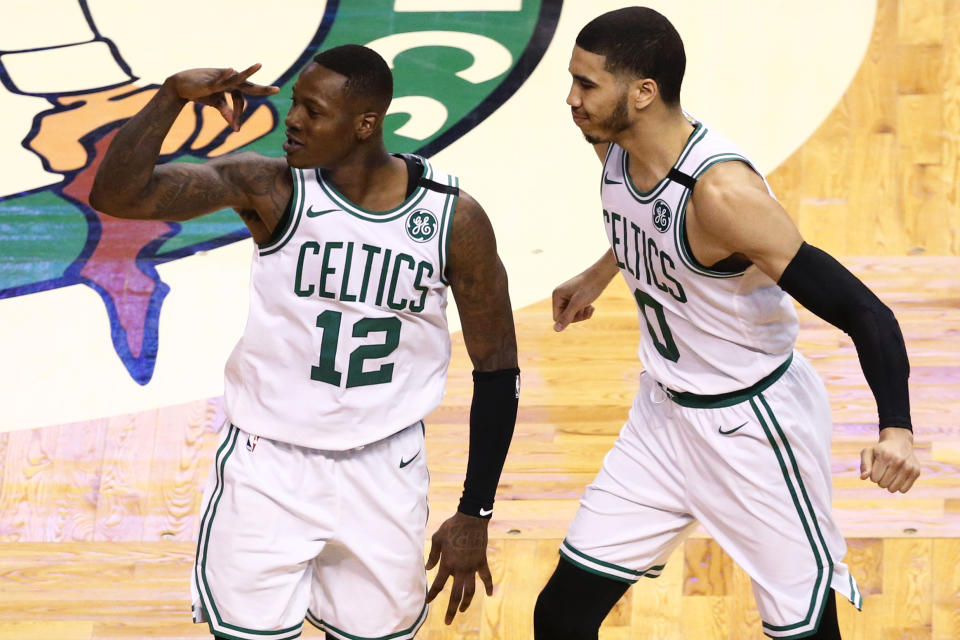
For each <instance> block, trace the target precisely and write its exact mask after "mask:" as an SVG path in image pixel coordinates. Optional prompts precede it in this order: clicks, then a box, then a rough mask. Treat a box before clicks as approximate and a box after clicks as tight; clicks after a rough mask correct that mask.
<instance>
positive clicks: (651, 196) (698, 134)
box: [620, 122, 707, 204]
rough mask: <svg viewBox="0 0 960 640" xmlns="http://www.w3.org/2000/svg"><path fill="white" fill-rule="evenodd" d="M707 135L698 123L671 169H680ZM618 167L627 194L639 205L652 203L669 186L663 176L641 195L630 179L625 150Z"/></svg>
mask: <svg viewBox="0 0 960 640" xmlns="http://www.w3.org/2000/svg"><path fill="white" fill-rule="evenodd" d="M706 135H707V128H706V127H705V126H703V123H701V122H698V123H697V124H696V125H695V126H694V128H693V131H691V132H690V137H689V138H687V144H686V146H685V147H684V149H683V151H682V152H681V153H680V157H679V158H677V162H676V163H675V164H674V165H673V168H674V169H676V168H678V167H680V166H681V165H682V164H683V163H684V161H686V159H687V157H688V156H689V155H690V153H691V152H692V151H693V148H694V147H695V146H697V143H699V142H700V141H701V140H703V138H704V137H705V136H706ZM620 165H621V167H622V168H623V183H624V184H625V185H627V192H628V193H629V194H630V195H631V196H633V198H634V200H637V201H638V202H640V203H641V204H650V203H651V202H653V201H654V200H655V199H656V198H657V197H658V196H659V195H660V194H661V193H663V190H664V189H666V188H667V185H669V184H670V179H669V178H667V177H666V176H664V177H663V178H662V179H661V180H660V182H658V183H657V184H656V185H655V186H654V187H653V189H651V190H650V191H648V192H646V193H643V192H642V191H640V189H638V188H637V185H635V184H633V178H631V177H630V154H629V153H627V151H626V149H624V150H623V153H622V154H621V155H620Z"/></svg>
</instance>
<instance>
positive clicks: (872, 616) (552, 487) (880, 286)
mask: <svg viewBox="0 0 960 640" xmlns="http://www.w3.org/2000/svg"><path fill="white" fill-rule="evenodd" d="M846 262H847V263H848V264H849V265H850V266H851V267H852V268H853V269H854V271H855V272H856V273H858V274H859V275H861V277H863V278H864V279H865V280H866V281H867V283H868V284H869V285H870V286H871V287H872V288H873V289H874V290H875V291H877V292H878V293H879V295H880V296H881V297H882V298H884V300H886V301H887V302H888V303H889V304H890V305H891V306H892V307H893V309H894V311H895V312H896V313H897V315H898V317H899V319H900V322H901V324H902V326H903V330H904V335H905V339H906V342H907V345H908V349H909V351H910V354H911V362H912V375H911V394H912V399H913V404H914V420H915V423H916V437H917V448H918V455H919V457H920V460H921V462H922V464H923V476H922V477H921V478H920V480H919V481H918V482H917V484H916V486H915V487H914V488H913V490H912V491H911V492H910V493H909V494H907V495H890V494H888V493H886V492H885V491H882V490H879V489H877V488H876V487H873V486H872V485H869V484H868V483H865V482H862V481H860V480H859V478H858V477H857V465H858V461H859V450H860V449H861V448H862V447H863V446H864V445H865V444H867V443H868V442H870V441H871V439H874V438H876V424H875V408H874V405H873V400H872V398H871V396H870V394H869V390H868V389H867V387H866V384H865V382H864V381H863V378H862V375H861V374H860V372H859V367H858V365H857V360H856V356H855V352H854V349H853V346H852V344H851V343H850V341H849V339H848V338H847V337H846V336H844V335H843V334H841V333H840V332H839V331H837V330H835V329H833V328H831V327H829V326H827V325H825V324H823V323H822V322H821V321H819V320H818V319H816V318H814V317H813V316H812V315H810V314H809V313H807V312H805V311H801V323H802V326H801V334H800V341H799V347H800V349H801V350H802V351H803V352H804V353H805V354H806V355H807V356H808V358H810V360H811V361H812V362H813V364H814V366H815V367H816V368H817V369H818V371H819V372H820V374H821V375H822V376H823V377H824V379H825V380H826V381H827V384H828V388H829V390H830V395H831V401H832V406H833V412H834V418H835V421H836V428H835V434H834V443H833V471H834V491H835V494H834V497H835V500H834V504H835V512H836V515H837V517H838V519H839V520H840V522H841V526H842V528H843V531H844V533H845V535H847V536H848V541H849V545H850V553H849V563H850V564H851V566H852V568H853V570H854V572H855V574H856V575H857V577H858V580H859V581H860V586H861V589H862V591H863V594H864V610H863V612H862V613H860V614H856V613H855V611H854V610H853V609H852V607H850V606H848V605H847V604H845V603H843V602H841V603H839V609H840V616H841V622H842V625H843V629H845V631H846V634H847V635H846V638H847V639H848V640H874V639H877V638H880V639H884V640H886V639H890V640H892V639H893V638H910V639H921V638H922V639H930V640H947V639H956V638H960V568H958V564H957V558H960V474H958V465H960V420H958V418H960V346H958V343H957V336H958V335H960V303H958V295H960V258H952V257H943V258H920V257H912V258H883V259H868V258H857V259H850V260H847V261H846ZM517 327H518V332H519V340H520V344H521V366H522V367H523V370H524V389H523V394H522V402H521V410H520V417H519V423H518V426H517V434H516V437H515V441H514V444H513V447H512V449H511V453H510V456H509V458H508V460H507V465H506V469H505V472H504V476H503V481H502V483H501V488H500V493H499V499H498V503H497V511H496V517H495V519H494V520H493V522H492V524H491V536H492V539H493V540H492V543H491V549H490V560H491V565H492V568H493V573H494V578H495V580H496V583H497V587H496V591H495V593H494V596H493V597H492V598H485V597H482V596H481V597H480V599H479V600H478V601H477V602H476V603H475V605H474V606H473V607H472V608H471V610H470V611H468V612H467V613H466V614H464V615H462V616H460V618H458V620H457V621H456V622H455V624H454V625H453V626H451V627H445V626H444V625H443V623H442V609H441V608H434V610H433V612H432V613H431V615H430V618H429V620H428V622H427V624H426V626H425V627H424V630H423V631H422V632H421V634H420V636H419V637H423V638H427V639H430V640H434V639H440V638H443V639H447V638H474V639H476V640H493V639H498V640H526V639H527V638H530V637H531V635H530V628H531V627H530V625H531V620H532V617H531V616H532V610H533V609H532V608H533V605H534V602H535V599H536V594H537V593H538V592H539V590H540V588H541V587H542V586H543V584H544V582H545V581H546V578H547V577H548V576H549V574H550V572H551V571H552V570H553V567H554V566H555V564H556V561H557V545H558V543H559V541H560V539H561V538H562V537H563V534H564V532H565V530H566V527H567V525H568V524H569V522H570V520H571V519H572V517H573V514H574V512H575V510H576V507H577V500H578V498H579V496H580V495H581V493H582V491H583V487H584V486H585V485H586V484H587V483H588V482H589V481H590V479H591V478H592V477H593V474H594V473H595V472H596V470H597V468H599V465H600V463H601V460H602V458H603V455H604V453H605V452H606V451H607V449H608V448H609V447H610V445H611V444H612V442H613V440H614V438H615V437H616V434H617V432H618V430H619V428H620V426H621V425H622V422H623V420H624V419H625V417H626V412H627V407H628V406H629V404H630V402H631V399H632V395H633V391H634V388H635V385H636V382H635V381H636V378H637V375H638V374H639V371H640V364H639V363H638V362H637V360H636V356H635V350H636V345H637V340H638V339H639V333H638V331H637V321H636V311H635V307H634V305H633V302H632V300H631V298H630V296H629V295H628V292H627V290H626V288H625V287H624V286H623V285H622V284H621V283H619V282H615V283H614V284H613V285H612V286H611V287H610V289H609V290H608V291H607V292H606V293H605V294H604V296H603V297H602V298H601V300H600V301H599V308H598V311H597V314H596V316H595V317H594V319H593V320H591V321H590V322H588V323H584V324H582V325H574V326H572V327H571V328H570V329H568V330H567V331H565V332H563V333H561V334H556V333H554V332H553V331H552V328H551V327H552V323H551V321H550V309H549V305H548V303H547V302H542V303H539V304H537V305H534V306H532V307H529V308H526V309H523V310H520V311H519V312H518V313H517ZM469 370H470V369H469V366H468V360H467V358H466V354H465V352H464V349H463V345H462V339H460V338H459V337H458V338H456V339H455V344H454V356H453V362H452V363H451V375H450V382H449V393H448V394H447V397H446V399H445V400H444V403H443V405H442V406H441V407H440V408H439V409H438V410H437V411H435V412H434V413H433V415H431V416H430V418H429V419H428V420H427V425H428V429H427V434H428V442H427V449H428V457H429V463H430V467H431V473H432V479H433V485H432V487H431V492H430V497H431V522H430V525H429V526H430V528H433V527H435V526H436V525H437V524H439V522H440V521H442V520H443V519H444V518H446V517H447V516H448V515H449V514H450V513H452V512H453V510H454V508H455V505H456V500H457V497H458V495H459V492H460V486H461V483H462V480H463V469H464V462H465V459H466V434H467V429H466V422H467V415H468V409H469V404H470V394H471V391H470V390H471V382H470V375H469ZM221 421H222V412H221V409H220V404H219V401H218V400H208V401H198V402H195V403H190V404H186V405H181V406H177V407H171V408H167V409H162V410H159V411H156V412H151V413H148V414H139V415H133V416H117V417H114V418H110V419H106V420H100V421H95V422H90V423H83V424H77V425H63V426H58V427H49V428H45V429H37V430H33V431H18V432H12V433H8V434H0V464H2V465H3V470H2V475H0V479H2V485H0V638H2V639H6V638H11V639H13V638H17V639H24V638H43V639H44V640H64V639H65V640H72V639H74V638H78V639H79V638H83V639H84V640H88V639H97V640H100V639H107V638H111V639H120V638H124V639H133V638H185V637H203V636H204V635H205V633H206V631H205V628H204V627H196V626H194V625H192V624H191V623H190V622H189V602H188V601H189V595H188V576H189V571H190V563H191V562H192V557H193V544H192V539H193V538H194V536H195V535H196V527H197V520H198V513H197V512H198V509H199V500H200V489H201V487H202V484H203V481H204V479H205V477H206V473H207V470H208V468H209V464H210V463H211V461H212V457H213V453H214V446H215V443H216V434H215V433H214V430H215V429H216V427H217V425H218V424H219V423H220V422H221ZM311 633H312V631H308V632H306V634H305V635H307V636H309V635H310V634H311ZM601 637H602V638H603V639H604V640H619V639H626V638H656V639H670V638H683V639H696V640H701V639H702V640H709V639H713V638H718V639H719V638H730V639H734V638H735V639H743V638H759V637H762V636H761V634H760V620H759V617H758V615H757V611H756V608H755V606H754V604H753V599H752V596H751V595H750V583H749V579H748V578H747V576H746V575H745V574H744V573H743V572H742V571H741V570H740V569H739V568H738V567H736V566H735V565H734V564H733V563H732V562H731V560H730V559H729V558H728V557H727V556H726V554H724V553H723V551H722V550H721V549H719V548H718V547H717V546H716V544H715V543H714V542H713V541H712V540H710V539H708V538H706V537H704V535H703V534H702V533H698V534H695V536H694V537H693V538H692V539H690V540H689V541H688V542H687V543H686V544H685V545H684V546H682V547H681V548H679V549H678V550H677V551H676V553H675V554H674V557H673V558H672V559H671V561H670V562H669V564H668V565H667V569H666V570H665V571H664V574H663V576H662V577H661V578H659V579H657V580H645V581H643V582H641V583H640V584H638V585H637V586H635V587H634V588H632V589H631V591H629V592H628V594H627V596H626V597H625V598H624V600H623V602H621V603H620V604H619V605H618V606H617V608H616V609H615V610H614V611H613V613H612V614H611V615H610V617H609V618H608V620H607V622H606V623H605V626H604V628H603V633H602V635H601Z"/></svg>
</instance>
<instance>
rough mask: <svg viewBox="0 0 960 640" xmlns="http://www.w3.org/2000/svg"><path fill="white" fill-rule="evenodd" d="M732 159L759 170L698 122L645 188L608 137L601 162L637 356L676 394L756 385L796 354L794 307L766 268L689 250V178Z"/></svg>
mask: <svg viewBox="0 0 960 640" xmlns="http://www.w3.org/2000/svg"><path fill="white" fill-rule="evenodd" d="M730 161H740V162H744V163H746V164H747V165H749V166H750V167H751V168H753V164H752V163H751V162H750V161H749V160H748V159H747V158H746V157H745V156H744V155H743V153H742V152H741V151H740V150H739V149H738V148H737V147H736V146H735V145H734V144H733V143H731V142H730V141H728V140H727V139H726V138H723V137H722V136H720V135H718V134H716V133H714V132H713V131H711V130H708V129H707V128H706V127H705V126H704V125H703V124H702V123H697V124H696V127H695V129H694V131H693V133H692V134H691V135H690V138H689V139H688V140H687V144H686V146H685V148H684V149H683V152H682V153H681V154H680V157H679V158H678V160H677V163H676V164H675V165H674V167H673V169H672V170H671V172H670V174H669V175H668V177H666V178H664V179H663V180H661V181H660V182H659V183H658V184H657V185H656V186H655V187H654V188H653V189H652V190H651V191H649V192H647V193H644V192H642V191H640V190H639V189H638V188H637V187H636V186H635V185H634V184H633V181H632V180H631V179H630V173H629V166H630V156H629V154H628V153H627V152H626V151H625V150H624V149H623V148H622V147H620V146H618V145H616V144H613V143H611V144H610V146H609V149H608V151H607V157H606V159H605V160H604V164H603V177H602V184H601V185H600V187H601V198H602V201H603V221H604V226H605V227H606V231H607V238H608V239H609V241H610V246H611V247H612V249H613V254H614V256H615V257H616V260H617V265H618V266H619V268H620V272H621V273H622V274H623V277H624V278H625V279H626V281H627V284H628V285H629V287H630V290H631V291H632V292H633V295H634V298H635V299H636V302H637V306H638V309H639V314H640V325H641V329H642V334H643V336H642V338H641V341H640V359H641V361H642V362H643V365H644V368H645V369H646V370H647V371H649V372H650V374H651V375H652V376H653V377H654V379H655V380H657V381H658V382H660V383H661V384H662V385H663V386H665V387H667V388H669V389H671V390H674V391H679V392H685V393H692V394H697V395H715V394H722V393H729V392H732V391H738V390H741V389H745V388H747V387H750V386H751V385H753V384H755V383H756V382H758V381H760V380H761V379H762V378H764V377H765V376H767V375H768V374H770V373H771V372H773V371H774V370H775V369H777V367H779V366H780V365H782V364H783V363H784V362H785V361H786V360H787V358H789V356H790V354H791V353H792V352H793V345H794V341H795V340H796V336H797V316H796V312H795V311H794V308H793V304H792V303H791V301H790V299H789V297H788V296H787V295H786V294H785V293H784V292H783V291H782V290H781V289H780V287H778V286H777V284H776V283H775V282H774V281H773V280H772V279H770V278H769V277H768V276H767V275H766V274H764V273H763V272H762V271H760V270H759V269H758V268H757V267H756V266H754V265H751V266H749V267H748V268H746V269H745V270H743V271H737V272H724V271H716V270H713V269H710V268H708V267H705V266H704V265H701V264H699V263H698V262H697V261H696V259H695V258H694V257H693V253H692V251H691V250H690V245H689V242H688V240H687V234H686V219H685V213H686V207H687V204H688V202H689V200H690V196H691V189H692V188H693V185H694V182H693V181H691V180H690V178H692V179H693V180H696V179H697V178H699V177H700V176H702V175H703V173H704V172H705V171H707V169H709V168H710V167H712V166H713V165H715V164H717V163H720V162H730ZM754 170H756V169H755V168H754ZM758 173H759V172H758ZM678 180H680V181H681V182H678ZM684 183H687V184H686V185H685V184H684ZM768 189H769V186H768ZM771 195H772V193H771Z"/></svg>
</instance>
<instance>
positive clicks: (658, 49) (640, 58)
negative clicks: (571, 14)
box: [577, 7, 687, 105]
mask: <svg viewBox="0 0 960 640" xmlns="http://www.w3.org/2000/svg"><path fill="white" fill-rule="evenodd" d="M577 46H578V47H580V48H581V49H584V50H585V51H589V52H590V53H595V54H598V55H601V56H606V58H607V60H606V65H605V67H606V70H607V71H610V72H611V73H623V72H628V73H631V74H633V75H635V76H637V77H638V78H651V79H653V80H654V81H655V82H656V83H657V86H659V87H660V97H661V98H662V99H663V101H664V102H665V103H666V104H669V105H675V104H678V103H679V102H680V85H681V84H683V72H684V70H685V69H686V66H687V56H686V54H685V53H684V51H683V40H681V39H680V34H679V33H677V30H676V29H674V27H673V25H672V24H670V21H669V20H667V19H666V18H665V17H664V16H663V15H662V14H660V13H657V12H656V11H654V10H653V9H650V8H648V7H626V8H624V9H617V10H616V11H610V12H608V13H605V14H603V15H601V16H598V17H596V18H594V19H593V20H591V21H590V22H589V23H588V24H587V26H585V27H584V28H583V29H581V30H580V33H579V34H578V35H577Z"/></svg>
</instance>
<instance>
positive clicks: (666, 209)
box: [653, 200, 670, 233]
mask: <svg viewBox="0 0 960 640" xmlns="http://www.w3.org/2000/svg"><path fill="white" fill-rule="evenodd" d="M653 226H655V227H656V228H657V231H659V232H660V233H666V232H667V229H669V228H670V205H668V204H667V203H666V202H664V201H663V200H657V201H656V202H654V203H653Z"/></svg>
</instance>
